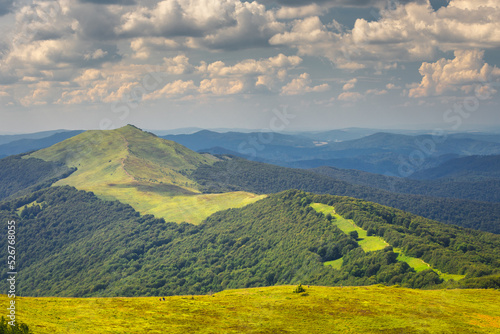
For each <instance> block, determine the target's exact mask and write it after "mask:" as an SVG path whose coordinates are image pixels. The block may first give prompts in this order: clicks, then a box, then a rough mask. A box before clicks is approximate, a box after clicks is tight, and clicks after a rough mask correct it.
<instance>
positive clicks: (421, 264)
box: [311, 203, 465, 281]
mask: <svg viewBox="0 0 500 334" xmlns="http://www.w3.org/2000/svg"><path fill="white" fill-rule="evenodd" d="M311 207H313V208H314V209H315V210H316V211H318V212H321V213H323V214H324V215H327V214H331V215H332V217H334V218H335V220H333V223H334V224H335V225H336V226H337V227H338V228H339V229H341V230H342V231H343V232H344V233H345V234H349V233H350V232H352V231H357V232H358V236H359V238H360V239H361V240H358V244H359V246H360V247H361V248H362V249H363V250H364V251H365V252H370V251H377V250H380V249H384V248H385V247H386V246H389V243H387V242H386V241H385V240H384V239H383V238H381V237H377V236H369V237H368V236H366V230H364V229H362V228H361V227H359V226H357V225H356V223H355V222H354V221H353V220H352V219H345V218H343V217H342V216H340V215H339V214H337V213H336V212H335V208H334V207H332V206H329V205H326V204H322V203H312V204H311ZM393 251H394V253H397V254H398V257H397V260H398V261H401V262H406V263H408V265H409V266H410V267H412V268H413V269H414V270H415V271H416V272H419V271H424V270H428V269H432V270H434V271H435V272H436V273H437V274H438V275H439V277H440V278H441V279H443V280H445V281H449V280H451V279H453V280H455V281H458V280H461V279H462V278H465V275H456V274H448V273H443V272H441V271H440V270H438V269H435V268H432V267H431V265H430V264H428V263H427V262H425V261H424V260H422V259H419V258H415V257H411V256H407V255H405V254H404V253H403V251H402V250H401V249H399V248H393ZM339 260H341V259H338V260H335V261H339ZM335 261H329V262H328V265H332V264H330V262H335ZM324 264H325V265H327V263H326V262H325V263H324ZM332 266H333V265H332ZM340 267H342V262H340V264H339V263H338V262H336V263H335V267H334V268H336V269H339V268H340Z"/></svg>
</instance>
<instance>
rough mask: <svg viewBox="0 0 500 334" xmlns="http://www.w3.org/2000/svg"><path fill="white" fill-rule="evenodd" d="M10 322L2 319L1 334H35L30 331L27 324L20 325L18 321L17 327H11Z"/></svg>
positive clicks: (0, 323) (0, 320)
mask: <svg viewBox="0 0 500 334" xmlns="http://www.w3.org/2000/svg"><path fill="white" fill-rule="evenodd" d="M3 299H5V298H3ZM9 321H10V320H7V319H5V318H4V317H2V318H1V319H0V334H32V333H33V332H32V331H30V329H29V327H28V325H26V324H25V323H19V322H17V321H16V324H15V325H10V324H9Z"/></svg>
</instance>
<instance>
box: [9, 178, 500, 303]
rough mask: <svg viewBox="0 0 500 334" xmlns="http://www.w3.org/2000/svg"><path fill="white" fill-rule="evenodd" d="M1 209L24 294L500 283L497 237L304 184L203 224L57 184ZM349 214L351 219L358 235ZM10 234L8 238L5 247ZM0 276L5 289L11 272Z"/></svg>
mask: <svg viewBox="0 0 500 334" xmlns="http://www.w3.org/2000/svg"><path fill="white" fill-rule="evenodd" d="M315 203H316V204H315ZM313 204H315V205H316V207H317V205H319V204H322V205H324V206H328V207H332V208H334V210H335V214H334V215H331V216H329V215H328V214H325V213H323V212H319V211H317V210H316V209H315V208H313V206H314V205H313ZM311 205H313V206H311ZM0 219H1V221H4V222H7V221H8V220H12V219H14V220H16V221H17V222H18V224H17V226H18V229H17V247H16V249H17V253H18V256H19V258H18V259H17V262H18V263H19V264H20V266H22V273H21V274H20V277H19V278H20V279H19V284H18V286H17V290H18V292H19V294H20V295H23V296H66V297H91V296H158V295H160V296H161V295H165V296H166V295H178V294H200V293H209V292H210V291H213V292H216V291H221V290H225V289H232V288H246V287H261V286H271V285H283V284H298V283H303V284H311V285H312V284H314V285H327V286H335V285H370V284H378V283H381V284H388V285H393V284H400V285H402V286H406V287H412V288H422V287H498V284H500V282H499V279H498V275H499V274H500V254H499V253H498V249H499V247H500V236H498V235H495V234H491V233H486V232H481V231H474V230H468V229H463V228H460V227H456V226H452V225H446V224H442V223H439V222H435V221H431V220H428V219H425V218H422V217H418V216H414V215H412V214H409V213H405V212H402V211H400V210H396V209H392V208H388V207H384V206H381V205H378V204H374V203H370V202H365V201H361V200H356V199H353V198H348V197H338V196H331V195H314V194H310V193H304V192H300V191H296V190H290V191H286V192H283V193H279V194H274V195H271V196H269V197H267V198H265V199H262V200H260V201H257V202H255V203H253V204H249V205H247V206H245V207H243V208H237V209H228V210H225V211H219V212H217V213H215V214H213V215H211V216H210V217H209V218H207V219H206V220H205V221H204V222H203V223H202V224H200V225H198V226H197V225H192V224H186V223H184V224H177V223H167V222H165V220H163V219H157V218H154V217H153V216H150V215H146V216H141V215H140V214H139V213H138V212H137V211H135V210H134V209H133V208H132V207H130V206H129V205H125V204H122V203H119V202H117V201H114V202H111V201H103V200H101V199H99V198H98V197H96V196H95V195H93V194H92V193H88V192H85V191H82V190H80V191H78V190H76V189H74V188H72V187H69V186H64V187H57V186H56V187H50V188H46V189H42V190H40V191H37V192H35V193H33V194H31V195H28V196H25V197H23V198H18V199H15V200H10V201H5V202H2V203H0ZM344 220H347V221H349V220H352V221H353V222H354V224H355V227H354V228H355V229H357V230H358V231H359V233H358V235H357V236H355V237H354V236H352V235H351V233H350V231H348V230H345V227H343V225H342V224H345V222H344ZM353 226H354V225H353ZM363 231H365V232H366V233H364V232H363ZM372 237H373V238H374V239H376V240H378V241H380V242H382V241H383V242H384V245H385V246H384V247H379V246H377V244H376V242H374V240H372ZM375 237H376V238H375ZM5 243H6V239H5V240H0V248H2V247H4V248H5V247H6V245H5ZM340 259H341V262H342V263H341V264H340V265H336V266H332V265H331V264H332V263H331V262H332V261H339V260H340ZM416 262H418V263H424V262H425V263H426V264H427V265H428V269H425V268H424V269H425V270H422V269H421V268H419V265H418V264H417V265H415V263H416ZM21 275H22V276H21ZM0 278H1V279H2V280H1V283H0V288H5V284H7V283H6V280H5V279H4V278H6V273H3V274H1V276H0ZM450 278H453V280H450ZM462 278H463V279H462Z"/></svg>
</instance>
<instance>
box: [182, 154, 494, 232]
mask: <svg viewBox="0 0 500 334" xmlns="http://www.w3.org/2000/svg"><path fill="white" fill-rule="evenodd" d="M217 157H218V158H219V159H221V161H218V162H216V163H214V164H213V165H201V166H200V167H198V168H197V169H196V170H195V171H194V172H193V174H192V178H193V179H194V180H196V181H197V183H198V184H200V186H201V188H200V189H201V190H203V191H204V192H208V193H213V192H228V191H238V190H240V191H248V192H251V193H256V194H271V193H278V192H280V191H286V190H289V189H298V190H302V191H308V192H313V193H317V194H330V195H338V196H350V197H355V198H359V199H363V200H367V201H372V202H376V203H379V204H382V205H387V206H390V207H393V208H398V209H400V210H404V211H407V212H411V213H413V214H416V215H420V216H423V217H426V218H428V219H435V220H438V221H440V222H443V223H447V224H454V225H459V226H462V227H468V228H474V229H478V230H483V231H488V232H493V233H500V203H486V202H476V201H470V200H463V199H452V198H436V197H427V196H421V195H408V194H397V193H391V192H389V191H386V190H380V189H375V188H370V187H366V186H361V185H354V184H350V183H347V182H343V181H338V180H335V179H332V178H331V177H328V176H325V175H319V174H317V173H314V172H311V171H307V170H300V169H292V168H284V167H279V166H274V165H269V164H264V163H260V162H254V161H248V160H244V159H241V158H237V157H227V156H217Z"/></svg>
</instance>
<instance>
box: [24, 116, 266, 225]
mask: <svg viewBox="0 0 500 334" xmlns="http://www.w3.org/2000/svg"><path fill="white" fill-rule="evenodd" d="M30 157H35V158H39V159H42V160H45V161H55V162H59V163H63V164H65V165H66V166H68V167H73V168H77V171H76V172H75V173H73V174H72V175H71V176H70V177H68V178H65V179H63V180H60V181H59V182H57V183H56V184H55V185H56V186H58V185H59V186H60V185H70V186H73V187H75V188H77V189H81V190H86V191H92V192H93V193H95V194H96V195H98V196H99V197H100V198H102V199H106V200H119V201H120V202H123V203H127V204H130V205H131V206H132V207H133V208H134V209H136V210H138V211H139V212H141V213H143V214H153V215H155V216H157V217H162V218H165V219H166V220H168V221H176V222H182V221H186V222H189V223H200V222H201V221H202V220H203V219H204V218H206V217H208V216H209V215H210V214H212V213H214V212H216V211H219V210H224V209H228V208H233V207H241V206H244V205H246V204H249V203H252V202H255V201H256V200H258V199H260V198H263V196H255V195H253V194H251V193H248V192H243V191H241V192H234V193H228V194H225V195H217V196H210V195H203V196H197V195H200V191H199V186H198V184H197V183H196V182H195V181H193V180H191V179H190V178H189V175H190V173H191V172H192V171H193V170H195V169H196V168H198V167H199V166H201V165H210V164H213V163H214V162H215V161H216V160H217V159H216V158H215V157H213V156H210V155H202V154H198V153H196V152H193V151H191V150H189V149H187V148H186V147H184V146H182V145H179V144H177V143H174V142H171V141H168V140H164V139H161V138H158V137H156V136H155V135H153V134H151V133H147V132H143V131H141V130H140V129H138V128H136V127H134V126H131V125H128V126H125V127H123V128H120V129H117V130H109V131H87V132H85V133H82V134H80V135H78V136H75V137H73V138H70V139H67V140H65V141H63V142H60V143H58V144H56V145H54V146H51V147H49V148H46V149H43V150H40V151H37V152H35V153H33V154H31V155H30ZM177 196H181V197H177Z"/></svg>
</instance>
